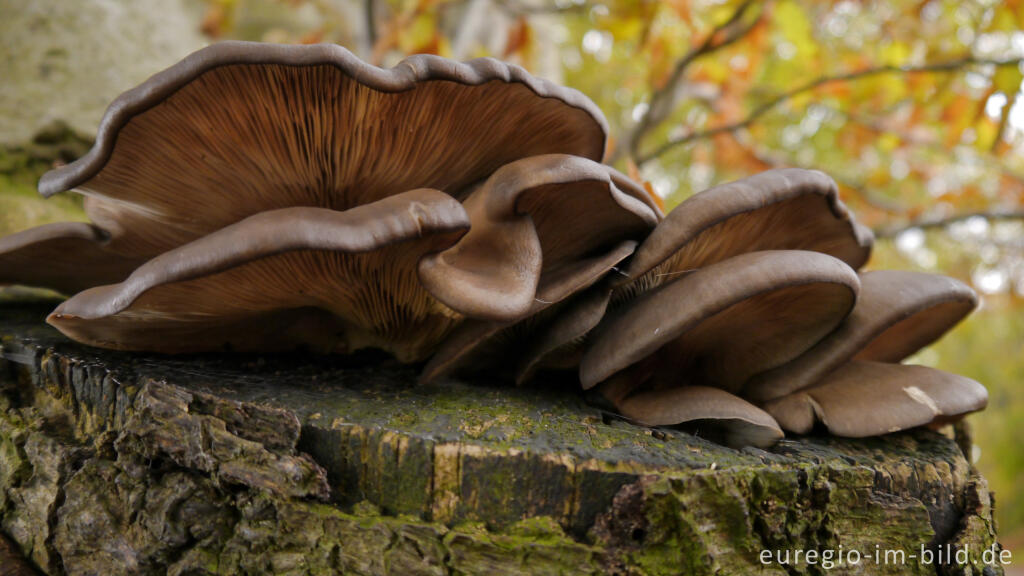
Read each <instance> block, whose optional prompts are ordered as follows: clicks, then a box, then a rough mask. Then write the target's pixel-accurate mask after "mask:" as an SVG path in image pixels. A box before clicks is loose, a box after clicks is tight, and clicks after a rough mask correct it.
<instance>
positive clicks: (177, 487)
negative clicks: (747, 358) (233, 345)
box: [0, 290, 1001, 575]
mask: <svg viewBox="0 0 1024 576" xmlns="http://www.w3.org/2000/svg"><path fill="white" fill-rule="evenodd" d="M3 298H5V299H6V302H3V301H0V346H2V347H0V355H2V358H3V359H2V360H0V375H2V376H0V382H2V384H0V531H2V532H3V533H4V534H6V535H7V536H8V537H9V538H10V539H11V540H12V541H13V542H14V543H15V545H16V547H17V548H18V549H20V551H21V552H22V553H24V554H25V556H27V557H28V558H29V559H30V560H31V562H33V563H34V564H35V565H36V566H38V567H39V569H40V570H41V571H42V572H44V573H47V574H83V575H84V574H105V575H115V574H163V573H165V572H166V573H168V574H263V573H274V574H328V573H334V572H335V571H344V572H346V573H352V574H382V573H392V574H497V573H501V574H604V573H622V574H678V573H688V574H748V573H758V574H819V573H822V572H823V570H822V567H821V566H820V565H809V564H807V563H801V564H797V565H791V566H780V565H779V564H775V563H770V564H768V565H762V563H761V561H760V557H759V555H760V553H761V551H762V550H764V549H768V550H777V549H781V550H810V549H819V550H827V549H834V550H839V549H840V546H842V549H843V550H845V551H849V550H851V549H857V550H859V551H861V552H862V553H863V555H864V556H865V559H864V560H863V561H862V562H861V563H860V564H858V565H852V564H847V565H842V566H840V567H837V568H834V569H833V570H831V571H830V573H837V574H935V573H936V572H937V571H938V572H939V573H940V574H999V573H1001V570H1000V569H999V568H998V567H985V566H984V565H983V564H982V563H981V559H982V553H983V551H984V550H985V549H987V548H989V547H991V546H993V545H994V544H995V530H994V525H993V521H992V508H991V500H990V497H989V492H988V490H987V488H986V486H985V482H984V480H983V479H982V478H981V477H980V476H978V475H977V473H976V472H974V471H973V470H972V469H971V467H970V466H969V465H968V463H967V461H966V460H965V459H964V457H963V454H962V453H961V451H960V449H959V448H958V447H957V443H956V442H955V441H954V440H953V439H950V438H948V437H946V436H943V435H941V434H938V433H933V432H927V431H919V432H913V433H907V434H898V435H891V436H887V437H884V438H878V439H872V440H866V441H847V440H838V439H830V438H807V439H800V440H786V441H783V442H781V443H780V444H779V445H778V446H777V447H775V448H774V449H772V450H771V451H761V450H756V449H745V450H742V451H735V450H731V449H728V448H723V447H721V446H718V445H716V444H712V443H710V442H707V441H705V440H702V439H700V438H698V437H695V436H691V435H689V434H686V433H683V432H679V431H674V430H653V431H652V430H650V429H646V428H641V427H637V426H632V425H630V424H627V423H624V422H621V421H619V420H617V419H615V418H612V417H609V416H607V415H605V414H602V412H600V411H599V410H597V409H595V408H593V407H590V406H588V405H587V404H586V403H585V402H584V401H583V399H582V398H580V397H579V396H578V395H577V394H574V393H572V392H571V391H570V390H569V389H566V390H558V389H557V388H558V387H559V385H558V384H556V383H549V384H550V385H548V386H546V387H545V388H544V389H508V388H491V387H483V386H471V385H468V384H464V383H458V382H444V383H441V384H438V385H434V386H428V387H417V386H415V385H414V381H415V376H416V371H415V369H414V368H408V367H403V366H400V365H397V364H394V363H392V362H389V361H387V360H383V359H380V358H369V357H363V358H361V359H357V360H351V359H349V360H339V359H333V360H332V359H324V358H315V357H302V356H288V357H252V356H247V357H237V356H226V355H225V356H203V357H159V356H147V355H129V354H119V353H112V352H104V351H97V350H91V349H86V348H83V347H80V346H77V345H75V344H72V343H70V342H68V341H67V340H65V339H64V338H62V337H60V336H59V335H58V334H57V333H56V332H55V331H53V330H52V329H50V328H48V327H46V326H45V325H44V324H43V323H42V318H43V317H44V316H45V314H46V312H47V311H49V309H51V308H52V307H53V305H54V302H46V301H42V302H41V301H38V300H35V301H33V300H26V299H25V297H24V296H18V295H17V293H14V292H12V291H10V290H8V291H7V293H6V296H5V297H3ZM566 386H567V384H566ZM946 544H950V545H952V546H954V547H958V548H960V547H964V546H966V547H967V549H968V550H969V551H970V553H971V559H972V560H978V563H977V564H973V563H971V564H969V565H966V566H955V565H947V566H941V567H937V566H935V565H934V564H927V563H925V562H922V561H921V559H920V550H921V547H922V546H925V547H926V548H930V549H933V550H935V549H938V547H940V546H941V547H942V548H943V549H945V545H946ZM876 547H877V549H880V550H883V551H884V550H902V551H904V552H905V554H906V555H907V559H906V562H905V563H893V564H889V565H878V564H876V563H874V562H873V561H872V558H870V556H871V555H872V554H874V551H875V550H876ZM0 553H2V550H0ZM912 554H913V555H914V559H912V558H911V557H910V556H911V555H912ZM0 558H2V556H0ZM16 573H17V572H16Z"/></svg>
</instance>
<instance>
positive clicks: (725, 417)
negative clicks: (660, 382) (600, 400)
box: [613, 386, 784, 448]
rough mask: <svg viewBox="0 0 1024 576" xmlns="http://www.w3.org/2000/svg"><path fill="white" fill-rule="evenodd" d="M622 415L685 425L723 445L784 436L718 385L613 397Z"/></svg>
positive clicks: (759, 444)
mask: <svg viewBox="0 0 1024 576" xmlns="http://www.w3.org/2000/svg"><path fill="white" fill-rule="evenodd" d="M613 403H614V404H615V406H616V407H617V408H618V410H619V412H621V413H622V415H623V416H625V417H627V418H629V419H631V420H634V421H636V422H637V423H639V424H643V425H646V426H665V425H670V426H677V425H689V426H691V427H693V428H695V429H696V432H697V433H698V434H700V435H701V436H704V437H708V438H710V439H712V440H716V441H718V442H720V443H722V444H725V445H726V446H732V447H737V448H738V447H742V446H757V447H761V448H764V447H767V446H771V445H772V444H775V443H776V442H778V441H779V440H781V439H782V437H783V436H784V434H783V432H782V429H781V428H779V425H778V423H777V422H775V419H774V418H772V417H771V415H769V414H768V413H767V412H765V411H764V410H762V409H760V408H758V407H757V406H754V405H753V404H751V403H750V402H747V401H746V400H743V399H742V398H739V397H738V396H734V395H733V394H730V393H728V392H726V391H725V390H721V389H719V388H711V387H708V386H680V387H677V388H667V389H663V390H649V391H645V392H638V393H635V394H632V395H629V396H626V397H624V398H619V399H616V400H613Z"/></svg>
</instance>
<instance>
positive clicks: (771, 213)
mask: <svg viewBox="0 0 1024 576" xmlns="http://www.w3.org/2000/svg"><path fill="white" fill-rule="evenodd" d="M872 244H873V236H872V234H871V231H870V230H868V229H867V228H865V227H863V226H861V225H860V224H857V222H856V221H855V220H854V219H853V216H852V215H851V214H850V212H849V211H848V210H847V209H846V206H845V205H844V204H843V203H842V202H841V201H840V200H839V197H838V192H837V189H836V184H835V182H834V181H833V180H832V179H831V178H829V177H828V176H826V175H825V174H823V173H821V172H818V171H814V170H802V169H797V168H786V169H780V170H769V171H767V172H762V173H760V174H756V175H754V176H751V177H749V178H744V179H742V180H737V181H735V182H730V183H728V184H723V185H721V186H716V187H714V188H711V189H709V190H705V191H704V192H700V193H698V194H696V195H694V196H692V197H690V198H688V199H687V200H686V201H684V202H683V203H681V204H680V205H679V206H677V207H676V208H675V209H674V210H673V211H672V212H671V213H669V215H668V216H667V217H666V218H665V219H664V221H662V222H661V223H659V224H658V226H657V227H656V228H655V230H654V231H653V232H652V233H651V235H650V236H648V237H647V238H646V239H645V240H644V241H643V243H642V244H641V245H640V247H639V248H638V249H637V250H636V253H635V254H634V256H633V257H632V258H631V259H630V261H629V264H628V265H627V266H625V267H624V269H623V271H622V273H621V274H617V275H614V276H611V277H610V278H609V280H608V282H607V285H601V286H596V287H595V288H594V291H595V292H598V294H594V295H590V296H588V297H587V298H586V299H584V300H581V301H580V303H579V305H578V306H577V305H574V304H570V305H568V306H567V307H566V308H567V309H566V310H565V311H564V312H563V313H562V315H561V316H560V317H559V318H558V319H557V320H555V321H554V322H553V323H552V325H551V327H550V328H549V329H548V330H547V333H546V334H544V335H542V336H541V337H540V338H539V339H538V340H539V341H543V342H544V344H543V345H538V346H535V347H534V348H533V350H532V351H531V352H530V353H529V354H527V355H526V357H525V359H524V361H523V367H522V369H521V372H522V374H523V375H524V376H525V375H528V374H530V373H531V372H532V371H533V370H536V369H538V368H540V367H544V366H551V365H552V364H557V363H559V359H562V358H564V357H567V356H573V354H571V353H570V352H571V351H569V350H568V349H569V348H571V347H572V342H573V341H576V342H578V341H579V339H580V338H581V337H582V335H583V334H586V333H587V332H588V331H589V330H590V329H592V328H593V327H594V326H595V325H596V324H597V322H598V321H599V320H600V319H601V317H602V315H603V310H604V308H606V307H608V306H609V304H610V305H611V307H612V308H614V307H616V306H617V305H618V304H619V303H621V302H623V301H626V300H629V299H630V298H632V297H634V296H635V295H637V294H642V293H643V292H645V291H648V290H651V289H652V288H655V287H657V286H659V285H661V284H664V283H665V282H670V281H672V280H673V279H674V278H676V277H678V276H680V275H685V274H687V273H689V272H690V271H693V270H696V269H699V268H701V267H703V266H707V265H710V264H714V263H716V262H721V261H723V260H725V259H728V258H730V257H732V256H736V255H739V254H743V253H745V252H754V251H758V250H811V251H816V252H822V253H825V254H830V255H832V256H835V257H837V258H839V259H840V260H843V261H844V262H846V263H847V264H849V265H850V266H852V267H854V268H857V267H860V266H862V265H863V264H864V263H865V262H866V261H867V259H868V257H869V256H870V254H871V246H872ZM601 298H607V299H608V302H606V303H604V304H601V303H600V302H599V300H600V299H601ZM598 310H602V312H600V313H596V312H597V311H598ZM565 337H571V338H573V339H574V340H566V339H564V338H565Z"/></svg>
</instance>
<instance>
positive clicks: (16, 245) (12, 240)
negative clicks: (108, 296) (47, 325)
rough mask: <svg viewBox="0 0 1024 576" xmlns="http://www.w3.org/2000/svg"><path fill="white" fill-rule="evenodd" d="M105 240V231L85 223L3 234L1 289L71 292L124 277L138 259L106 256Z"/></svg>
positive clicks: (0, 265)
mask: <svg viewBox="0 0 1024 576" xmlns="http://www.w3.org/2000/svg"><path fill="white" fill-rule="evenodd" d="M108 240H109V236H108V234H107V233H106V232H104V231H103V230H101V229H100V228H98V227H96V226H94V225H92V224H87V223H85V222H57V223H54V224H44V225H42V226H37V227H35V228H30V229H28V230H23V231H21V232H18V233H15V234H11V235H9V236H4V237H2V238H0V285H2V284H27V285H30V286H45V287H48V288H53V289H54V290H58V291H60V292H64V293H73V292H77V291H79V290H83V289H85V288H89V287H90V286H96V285H98V284H103V283H104V282H109V281H110V280H111V279H113V278H124V277H125V276H127V275H128V274H130V273H131V271H132V270H133V269H134V268H135V266H136V265H137V264H138V261H137V260H136V259H134V258H125V257H122V256H119V255H117V254H112V253H110V252H108V251H107V250H106V249H105V246H106V243H107V241H108ZM69 254H73V255H74V258H73V259H72V258H69V257H68V255H69Z"/></svg>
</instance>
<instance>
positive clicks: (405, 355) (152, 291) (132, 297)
mask: <svg viewBox="0 0 1024 576" xmlns="http://www.w3.org/2000/svg"><path fill="white" fill-rule="evenodd" d="M468 228H469V219H468V217H467V216H466V213H465V211H464V210H463V208H462V205H461V204H459V202H458V201H456V200H455V199H454V198H452V197H451V196H449V195H447V194H444V193H442V192H439V191H436V190H427V189H424V190H414V191H411V192H406V193H404V194H399V195H396V196H391V197H388V198H385V199H383V200H379V201H377V202H374V203H371V204H366V205H363V206H359V207H356V208H352V209H351V210H346V211H344V212H338V211H334V210H328V209H325V208H310V207H296V208H283V209H280V210H270V211H267V212H262V213H260V214H256V215H254V216H250V217H248V218H246V219H244V220H242V221H241V222H237V223H235V224H232V225H229V226H226V227H224V228H222V229H220V230H218V231H216V232H214V233H212V234H209V235H207V236H204V237H203V238H200V239H199V240H195V241H193V242H190V243H188V244H185V245H183V246H180V247H178V248H175V249H174V250H170V251H168V252H165V253H164V254H161V255H160V256H158V257H156V258H154V259H153V260H150V261H149V262H147V263H146V264H144V265H143V266H140V267H139V268H138V269H137V270H135V272H133V273H132V274H131V275H130V276H129V277H128V278H127V279H126V280H125V281H124V282H121V283H119V284H112V285H105V286H98V287H95V288H90V289H88V290H85V291H83V292H80V293H79V294H77V295H75V296H74V297H72V298H70V299H68V300H67V301H65V302H64V303H62V304H61V305H60V306H59V307H58V308H57V309H56V310H55V311H54V312H53V313H52V314H51V315H50V317H49V319H48V320H49V322H50V323H51V324H53V325H54V326H56V327H57V328H58V329H59V330H60V331H61V332H63V333H65V334H67V335H68V336H70V337H71V338H74V339H75V340H78V341H80V342H84V343H87V344H91V345H94V346H102V347H105V348H115V349H121V350H154V351H160V352H171V353H178V352H196V351H206V350H219V349H224V348H231V349H235V350H274V349H288V348H293V347H295V346H297V345H305V346H308V347H311V348H313V349H316V350H319V351H342V352H345V351H348V350H350V349H355V348H361V347H364V346H375V347H379V348H383V349H385V350H388V351H390V352H392V353H394V354H395V355H396V356H398V357H399V359H402V360H414V359H417V358H419V357H421V356H422V355H423V354H424V349H429V347H430V346H431V345H432V344H433V343H434V341H435V340H436V339H437V338H438V333H439V332H442V333H443V332H444V331H445V330H447V329H448V328H449V327H450V325H451V324H452V323H454V322H455V321H456V320H457V315H456V314H455V313H454V312H452V311H451V310H450V309H448V308H447V307H445V306H443V305H441V304H440V303H438V302H437V301H436V300H433V299H432V298H430V297H429V295H428V294H427V293H426V292H425V291H424V290H423V289H422V287H421V286H420V284H419V279H418V278H417V274H416V265H417V262H418V261H419V260H420V259H421V258H423V257H424V255H426V254H432V253H435V252H438V251H440V250H442V249H444V248H446V247H448V246H451V245H452V244H454V243H455V242H456V241H458V239H459V238H460V237H461V236H462V235H463V234H465V232H466V230H467V229H468ZM368 280H369V281H368ZM395 302H401V303H402V304H401V305H400V306H396V305H395V304H394V303H395Z"/></svg>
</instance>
